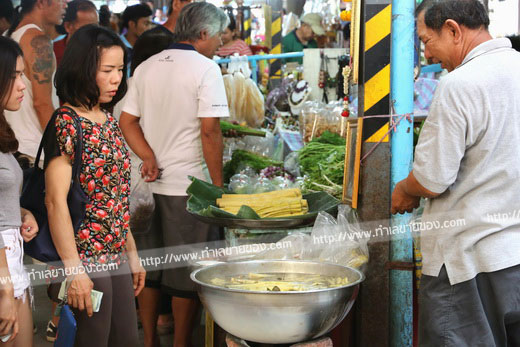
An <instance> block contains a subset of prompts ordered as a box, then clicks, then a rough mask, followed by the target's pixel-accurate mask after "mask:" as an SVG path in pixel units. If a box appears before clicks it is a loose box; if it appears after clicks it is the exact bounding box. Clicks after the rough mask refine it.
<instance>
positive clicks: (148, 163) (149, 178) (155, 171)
mask: <svg viewBox="0 0 520 347" xmlns="http://www.w3.org/2000/svg"><path fill="white" fill-rule="evenodd" d="M160 171H161V170H160V169H159V165H157V160H156V159H155V157H151V158H148V159H145V160H143V164H142V165H141V177H143V178H144V181H145V182H153V181H155V180H156V179H158V178H159V177H160V176H159V173H160Z"/></svg>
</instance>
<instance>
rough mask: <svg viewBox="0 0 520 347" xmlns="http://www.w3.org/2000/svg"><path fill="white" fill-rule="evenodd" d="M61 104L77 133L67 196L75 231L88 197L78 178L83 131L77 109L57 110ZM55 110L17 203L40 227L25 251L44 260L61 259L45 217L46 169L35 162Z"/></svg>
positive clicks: (25, 244)
mask: <svg viewBox="0 0 520 347" xmlns="http://www.w3.org/2000/svg"><path fill="white" fill-rule="evenodd" d="M63 108H67V109H68V110H69V112H65V113H66V114H67V115H69V116H71V117H72V119H73V120H74V123H75V125H76V134H77V142H76V149H75V156H74V163H73V165H72V179H71V182H70V188H69V194H68V196H67V203H68V207H69V213H70V217H71V220H72V225H73V228H74V233H76V232H77V230H78V229H79V227H80V225H81V222H82V221H83V219H84V218H85V207H86V205H87V202H88V197H87V196H86V194H85V192H84V191H83V189H82V188H81V185H80V182H79V174H80V170H81V162H82V154H83V131H82V128H81V121H80V120H79V118H78V115H77V114H76V112H75V111H74V110H72V109H71V108H68V107H60V108H59V109H58V110H63ZM58 110H56V111H54V113H53V115H52V117H51V119H50V120H49V123H48V124H47V127H46V128H45V132H44V136H43V137H42V141H41V142H40V147H39V148H38V154H37V155H36V160H35V165H34V167H33V168H31V169H30V170H31V171H30V172H29V174H28V179H27V182H26V183H25V184H24V187H23V190H22V195H21V197H20V206H21V207H23V208H25V209H27V210H29V211H31V212H32V214H33V215H34V217H35V218H36V221H37V222H38V228H39V232H38V234H37V235H36V237H35V238H34V239H32V240H31V241H29V242H24V252H25V254H27V255H29V256H31V257H33V258H34V259H36V260H39V261H42V262H44V263H49V262H54V261H60V257H59V255H58V252H57V251H56V248H55V247H54V243H53V242H52V237H51V232H50V230H49V221H48V217H47V208H46V207H45V172H44V170H43V169H41V168H40V167H39V166H38V164H39V162H40V156H41V153H42V149H43V146H44V139H45V138H46V136H45V134H47V132H49V131H53V130H54V126H53V125H54V124H55V123H56V117H57V115H58ZM54 136H55V135H54Z"/></svg>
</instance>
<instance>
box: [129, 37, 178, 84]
mask: <svg viewBox="0 0 520 347" xmlns="http://www.w3.org/2000/svg"><path fill="white" fill-rule="evenodd" d="M174 41H175V37H174V36H173V35H172V34H171V33H170V32H169V31H168V29H164V30H161V29H154V30H148V31H145V32H144V33H143V34H142V35H141V36H139V38H138V39H137V41H136V42H135V45H134V54H133V56H132V63H131V65H130V75H133V74H134V71H135V69H136V68H137V67H138V66H139V64H141V63H142V62H143V61H145V60H146V59H148V58H150V57H151V56H152V55H155V54H157V53H160V52H162V51H163V50H165V49H166V48H168V46H170V45H171V44H172V43H173V42H174Z"/></svg>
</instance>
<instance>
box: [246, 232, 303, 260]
mask: <svg viewBox="0 0 520 347" xmlns="http://www.w3.org/2000/svg"><path fill="white" fill-rule="evenodd" d="M278 242H279V243H283V242H290V245H291V247H285V248H279V249H269V250H266V251H263V252H260V253H258V254H257V255H256V256H255V257H254V259H262V260H306V259H307V258H309V255H308V250H307V247H308V245H309V244H310V243H312V238H311V236H310V235H309V234H305V233H302V232H296V233H294V234H291V235H289V236H286V237H284V238H283V239H282V240H280V241H278ZM287 244H288V243H287Z"/></svg>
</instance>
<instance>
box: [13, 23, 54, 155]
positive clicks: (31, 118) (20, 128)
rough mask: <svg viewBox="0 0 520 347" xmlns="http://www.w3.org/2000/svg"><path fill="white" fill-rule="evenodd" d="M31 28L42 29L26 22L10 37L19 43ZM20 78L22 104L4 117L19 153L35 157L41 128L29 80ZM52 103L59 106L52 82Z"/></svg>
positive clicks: (40, 137) (24, 77)
mask: <svg viewBox="0 0 520 347" xmlns="http://www.w3.org/2000/svg"><path fill="white" fill-rule="evenodd" d="M32 28H34V29H38V30H40V31H42V30H41V29H40V28H39V27H38V26H37V25H35V24H27V25H24V26H23V27H21V28H20V29H18V30H16V31H15V32H13V33H12V35H11V38H12V39H13V40H15V41H16V42H18V43H19V42H20V40H21V38H22V36H23V35H24V34H25V32H26V31H27V30H28V29H32ZM52 58H53V60H54V61H55V62H56V58H55V57H54V52H53V53H52ZM55 64H56V63H55ZM55 72H56V71H54V72H53V73H52V80H53V81H54V74H55ZM22 80H23V82H24V84H25V87H26V88H25V91H24V98H23V101H22V105H21V106H20V109H19V110H18V111H14V112H10V111H5V118H6V119H7V122H9V125H10V126H11V128H12V129H13V131H14V134H15V136H16V139H17V140H18V143H19V146H18V151H19V152H20V153H23V154H27V155H30V156H31V157H36V152H38V147H39V146H40V141H41V139H42V134H43V129H42V128H41V126H40V122H39V121H38V115H37V114H36V110H35V109H34V105H33V97H34V96H33V91H32V86H31V81H29V79H28V78H27V77H26V76H25V75H23V76H22ZM52 104H53V106H54V108H58V107H59V106H60V101H59V99H58V96H57V95H56V88H55V87H54V83H53V84H52ZM42 157H43V155H42Z"/></svg>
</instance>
